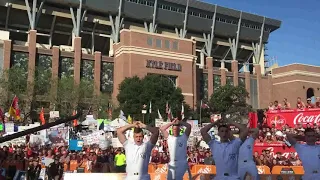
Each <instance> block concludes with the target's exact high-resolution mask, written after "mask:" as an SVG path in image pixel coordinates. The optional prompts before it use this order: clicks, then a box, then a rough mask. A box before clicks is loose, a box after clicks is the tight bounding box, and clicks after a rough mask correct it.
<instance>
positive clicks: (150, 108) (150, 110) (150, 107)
mask: <svg viewBox="0 0 320 180" xmlns="http://www.w3.org/2000/svg"><path fill="white" fill-rule="evenodd" d="M151 112H152V106H151V101H150V105H149V113H150V114H151Z"/></svg>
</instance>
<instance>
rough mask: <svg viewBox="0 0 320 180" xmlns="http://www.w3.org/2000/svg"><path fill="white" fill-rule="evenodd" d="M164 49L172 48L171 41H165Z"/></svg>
mask: <svg viewBox="0 0 320 180" xmlns="http://www.w3.org/2000/svg"><path fill="white" fill-rule="evenodd" d="M164 47H165V48H166V49H169V48H170V41H169V40H165V41H164Z"/></svg>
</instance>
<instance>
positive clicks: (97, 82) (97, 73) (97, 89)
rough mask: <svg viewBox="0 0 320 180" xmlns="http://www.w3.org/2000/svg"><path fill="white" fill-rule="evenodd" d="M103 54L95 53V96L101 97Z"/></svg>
mask: <svg viewBox="0 0 320 180" xmlns="http://www.w3.org/2000/svg"><path fill="white" fill-rule="evenodd" d="M101 59H102V56H101V52H98V51H96V52H95V53H94V91H95V95H100V83H101V77H100V76H101Z"/></svg>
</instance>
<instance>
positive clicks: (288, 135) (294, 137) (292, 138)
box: [286, 133, 297, 146]
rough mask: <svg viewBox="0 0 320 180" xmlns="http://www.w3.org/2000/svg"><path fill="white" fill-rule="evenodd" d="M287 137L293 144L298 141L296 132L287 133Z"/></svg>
mask: <svg viewBox="0 0 320 180" xmlns="http://www.w3.org/2000/svg"><path fill="white" fill-rule="evenodd" d="M286 138H287V140H288V141H289V143H290V144H291V145H292V146H294V145H295V144H296V143H297V139H296V135H294V134H290V133H286Z"/></svg>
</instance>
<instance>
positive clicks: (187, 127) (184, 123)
mask: <svg viewBox="0 0 320 180" xmlns="http://www.w3.org/2000/svg"><path fill="white" fill-rule="evenodd" d="M179 124H180V125H182V126H184V127H186V129H185V131H184V134H185V135H186V136H188V137H189V136H190V133H191V124H189V123H187V122H185V121H179Z"/></svg>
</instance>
